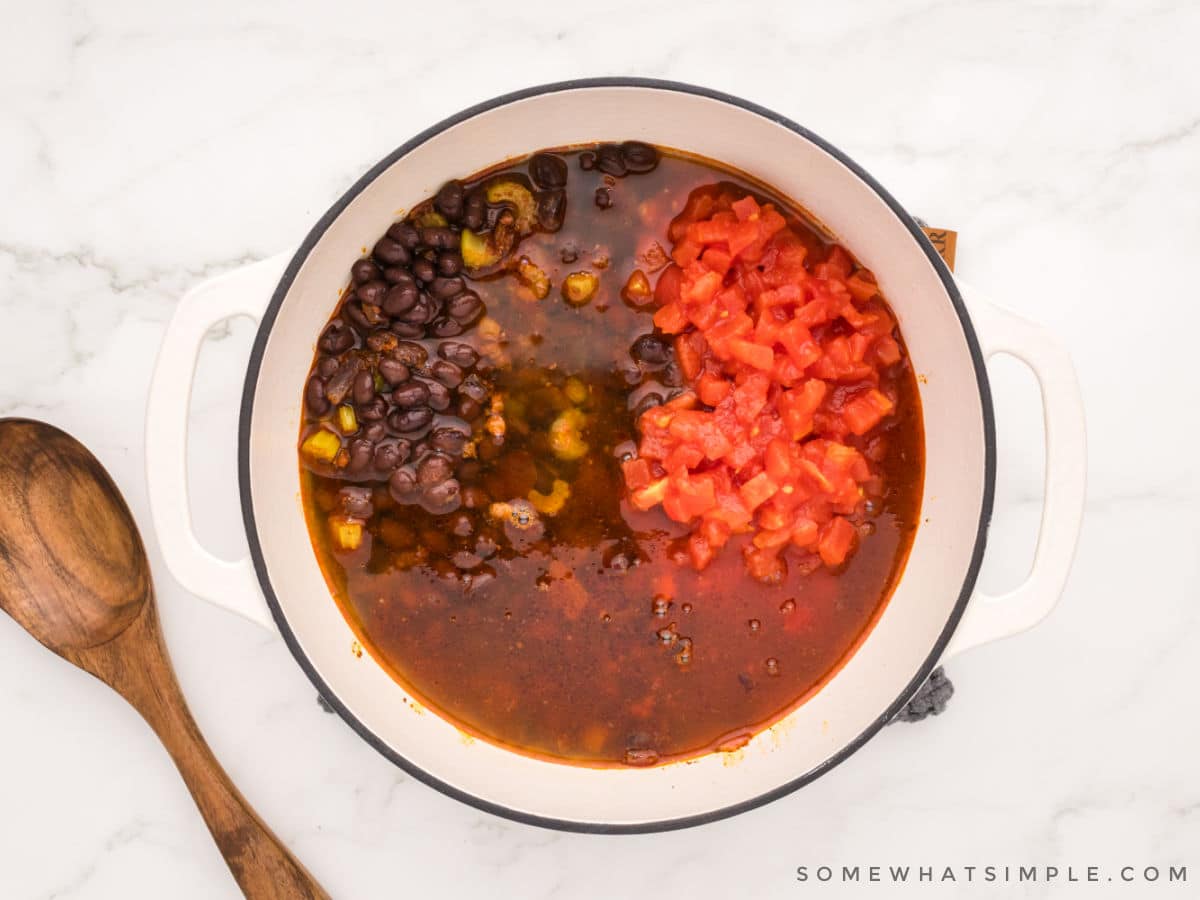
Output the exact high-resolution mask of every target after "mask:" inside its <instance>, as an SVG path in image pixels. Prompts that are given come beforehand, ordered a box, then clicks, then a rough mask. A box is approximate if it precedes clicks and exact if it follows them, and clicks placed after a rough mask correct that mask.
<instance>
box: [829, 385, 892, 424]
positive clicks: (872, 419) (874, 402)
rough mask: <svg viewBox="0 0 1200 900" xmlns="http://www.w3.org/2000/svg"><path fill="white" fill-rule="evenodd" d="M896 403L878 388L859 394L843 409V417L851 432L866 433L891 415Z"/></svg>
mask: <svg viewBox="0 0 1200 900" xmlns="http://www.w3.org/2000/svg"><path fill="white" fill-rule="evenodd" d="M895 407H896V404H894V403H892V401H891V400H889V399H888V398H887V397H886V396H884V394H883V393H881V392H880V391H879V390H878V389H876V388H871V389H870V390H868V391H866V392H864V393H862V394H859V395H858V396H857V397H855V398H854V399H853V400H851V401H850V402H849V403H847V404H846V405H845V407H843V409H842V418H843V419H844V420H845V422H846V426H847V427H848V428H849V429H850V431H851V432H853V433H854V434H857V435H863V434H866V433H867V432H868V431H870V430H871V429H872V428H874V427H875V426H876V425H878V424H879V423H880V422H881V421H883V417H884V416H886V415H889V414H890V413H891V412H892V410H893V409H895Z"/></svg>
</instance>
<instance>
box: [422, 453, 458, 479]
mask: <svg viewBox="0 0 1200 900" xmlns="http://www.w3.org/2000/svg"><path fill="white" fill-rule="evenodd" d="M453 474H454V462H453V461H452V460H451V459H450V457H448V456H445V455H443V454H441V453H430V454H429V455H428V456H426V457H425V458H424V459H423V460H421V461H420V462H419V463H418V464H417V483H418V484H420V485H421V486H422V487H428V486H429V485H431V484H437V483H438V482H439V481H445V480H446V479H447V478H449V477H450V476H451V475H453Z"/></svg>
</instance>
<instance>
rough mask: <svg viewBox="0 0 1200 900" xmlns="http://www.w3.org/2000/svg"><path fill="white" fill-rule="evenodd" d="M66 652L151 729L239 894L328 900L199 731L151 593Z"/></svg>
mask: <svg viewBox="0 0 1200 900" xmlns="http://www.w3.org/2000/svg"><path fill="white" fill-rule="evenodd" d="M72 656H75V657H76V660H75V661H76V662H77V663H78V664H79V665H81V666H83V667H84V668H86V669H88V670H89V671H91V672H92V673H93V674H94V675H96V676H97V677H99V678H100V679H101V680H103V681H105V682H107V683H108V684H109V685H111V686H112V687H113V688H114V689H115V690H116V691H117V692H118V693H119V694H121V695H122V696H123V697H125V699H126V700H128V701H129V702H130V703H131V704H132V705H133V706H134V708H135V709H137V711H138V712H140V713H141V714H142V717H143V718H144V719H145V720H146V721H147V722H148V723H149V724H150V727H151V728H153V729H154V731H155V733H157V734H158V736H159V738H160V739H161V740H162V742H163V745H164V746H165V747H166V749H167V752H168V753H170V754H171V758H172V759H173V760H174V761H175V765H176V767H177V768H178V769H179V773H180V774H181V775H182V776H183V780H184V781H185V782H186V783H187V786H188V790H189V791H191V794H192V798H193V799H194V800H195V801H196V806H197V807H199V809H200V814H201V815H202V816H204V821H205V823H206V824H207V825H208V830H209V831H210V832H212V836H213V839H214V840H215V841H216V842H217V847H218V848H219V849H220V851H221V855H222V856H224V857H225V862H226V864H227V865H228V866H229V870H230V872H232V873H233V877H234V879H236V881H237V883H238V886H239V887H241V889H242V893H244V894H245V895H246V897H247V898H250V900H260V898H264V900H265V898H271V900H284V898H287V900H295V898H314V900H329V895H328V894H326V893H325V891H324V890H323V889H322V888H321V886H320V885H319V884H318V883H317V881H316V879H314V878H313V877H312V875H310V874H309V873H308V871H307V870H306V869H305V868H304V866H302V865H301V864H300V862H299V861H298V860H297V859H296V858H295V857H294V856H292V854H291V853H290V852H288V850H287V848H285V847H284V846H283V844H282V843H280V841H279V838H277V837H276V836H275V835H274V834H273V833H272V832H271V829H269V828H268V827H267V826H266V825H265V824H264V823H263V821H262V820H261V819H260V818H259V817H258V815H257V814H256V813H255V812H254V810H253V809H251V808H250V805H249V804H248V803H247V802H246V798H245V797H243V796H242V795H241V793H240V792H239V791H238V789H237V788H236V787H234V785H233V782H232V781H230V780H229V776H228V775H226V774H225V770H224V769H222V768H221V764H220V763H218V762H217V759H216V757H214V756H213V754H212V751H211V750H210V749H209V747H208V743H207V742H206V741H205V740H204V737H203V735H201V734H200V729H199V728H198V727H197V726H196V722H195V720H194V719H192V715H191V713H190V712H189V711H188V708H187V703H186V702H185V701H184V699H183V694H182V692H181V691H180V689H179V684H178V682H177V681H176V680H175V672H174V670H173V669H172V667H171V661H170V657H169V656H168V655H167V648H166V645H165V644H164V643H163V639H162V632H161V630H160V629H159V624H158V613H157V611H156V604H155V603H154V601H153V598H150V599H149V600H148V602H147V603H146V604H145V607H144V609H143V610H142V613H141V615H140V616H139V618H138V620H137V621H136V622H134V623H133V624H132V625H130V626H129V628H128V629H127V630H126V631H125V632H124V633H123V634H121V635H120V636H119V637H118V638H116V639H114V640H112V641H109V642H108V643H107V644H102V645H100V646H99V647H94V648H91V649H89V650H86V651H82V652H79V653H77V654H72Z"/></svg>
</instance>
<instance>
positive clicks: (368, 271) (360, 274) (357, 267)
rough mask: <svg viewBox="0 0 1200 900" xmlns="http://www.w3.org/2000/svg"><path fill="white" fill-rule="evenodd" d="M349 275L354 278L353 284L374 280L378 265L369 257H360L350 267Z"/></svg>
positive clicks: (377, 275)
mask: <svg viewBox="0 0 1200 900" xmlns="http://www.w3.org/2000/svg"><path fill="white" fill-rule="evenodd" d="M350 277H351V278H353V279H354V283H355V284H363V283H365V282H367V281H374V280H375V279H377V278H378V277H379V266H377V265H375V263H373V262H371V260H369V259H360V260H358V261H357V262H355V263H354V265H352V266H351V267H350Z"/></svg>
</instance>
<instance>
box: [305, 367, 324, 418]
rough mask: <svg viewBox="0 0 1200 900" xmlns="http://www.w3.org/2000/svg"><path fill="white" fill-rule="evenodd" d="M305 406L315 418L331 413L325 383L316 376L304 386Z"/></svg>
mask: <svg viewBox="0 0 1200 900" xmlns="http://www.w3.org/2000/svg"><path fill="white" fill-rule="evenodd" d="M304 405H305V406H307V407H308V411H309V412H310V413H312V414H313V415H314V416H323V415H325V413H327V412H329V400H328V399H326V397H325V382H323V381H322V380H321V379H320V377H318V376H316V375H314V376H313V377H312V378H310V379H308V384H306V385H305V386H304Z"/></svg>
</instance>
